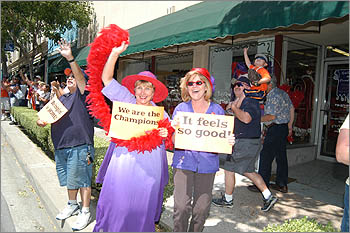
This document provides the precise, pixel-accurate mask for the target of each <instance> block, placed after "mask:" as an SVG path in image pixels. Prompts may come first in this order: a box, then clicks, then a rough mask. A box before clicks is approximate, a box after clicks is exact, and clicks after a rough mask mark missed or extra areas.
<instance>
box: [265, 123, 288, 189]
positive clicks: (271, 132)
mask: <svg viewBox="0 0 350 233" xmlns="http://www.w3.org/2000/svg"><path fill="white" fill-rule="evenodd" d="M287 136H288V124H276V125H273V126H271V127H270V128H269V129H268V130H267V133H266V137H265V139H264V144H263V149H262V150H261V153H260V160H259V174H260V175H261V176H262V178H263V179H264V181H265V184H266V185H267V186H269V184H270V177H271V165H272V162H273V160H274V158H276V163H277V174H276V184H278V185H280V186H286V185H287V183H288V160H287V147H286V143H287Z"/></svg>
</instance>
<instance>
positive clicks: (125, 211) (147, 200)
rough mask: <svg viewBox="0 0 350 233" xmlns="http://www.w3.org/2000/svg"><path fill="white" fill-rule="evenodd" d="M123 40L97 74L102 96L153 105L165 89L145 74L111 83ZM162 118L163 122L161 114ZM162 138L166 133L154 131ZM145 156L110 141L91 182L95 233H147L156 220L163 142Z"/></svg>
mask: <svg viewBox="0 0 350 233" xmlns="http://www.w3.org/2000/svg"><path fill="white" fill-rule="evenodd" d="M126 48H127V44H126V43H125V42H123V43H122V44H121V45H120V46H119V47H115V48H113V49H112V51H111V53H110V55H109V57H108V60H107V62H106V64H105V66H104V69H103V73H102V81H103V84H104V86H105V87H104V88H103V90H102V93H103V94H104V95H105V96H106V97H107V98H109V99H110V100H111V101H120V102H126V103H130V104H139V105H144V106H155V104H154V103H157V102H161V101H163V100H164V99H165V98H166V97H167V95H168V90H167V88H166V87H165V85H164V84H163V83H161V82H160V81H158V80H157V78H156V76H155V75H154V74H152V73H151V72H149V71H143V72H141V73H139V74H137V75H130V76H127V77H125V78H124V79H123V80H122V84H123V85H120V84H119V83H118V82H117V81H116V80H115V79H113V73H114V66H115V63H116V61H117V59H118V57H119V55H120V54H121V53H122V52H123V51H125V50H126ZM164 118H169V116H168V114H167V113H166V112H164ZM158 129H159V136H161V137H163V138H164V139H165V138H167V136H169V135H168V129H167V128H158ZM164 141H165V140H163V143H162V144H160V145H159V146H157V147H156V148H155V149H153V150H152V151H151V152H149V151H144V152H143V153H142V152H140V153H139V152H137V151H131V152H129V150H128V148H127V147H124V146H116V144H115V143H113V142H112V143H111V144H110V146H109V148H108V150H107V153H106V156H105V158H104V161H103V163H102V165H101V168H100V170H99V174H98V177H97V179H96V182H98V183H102V182H103V186H102V190H101V193H100V196H99V200H98V204H97V210H96V225H95V228H94V231H95V232H101V231H103V232H130V231H132V232H141V231H146V232H151V231H155V225H154V223H155V222H156V221H158V220H159V218H160V213H161V207H162V201H163V191H164V187H165V185H166V184H167V182H168V162H167V157H166V150H165V144H164Z"/></svg>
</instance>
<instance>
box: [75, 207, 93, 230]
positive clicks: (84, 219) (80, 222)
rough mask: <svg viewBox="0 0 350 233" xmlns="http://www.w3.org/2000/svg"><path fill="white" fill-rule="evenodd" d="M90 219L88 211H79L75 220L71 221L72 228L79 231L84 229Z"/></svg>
mask: <svg viewBox="0 0 350 233" xmlns="http://www.w3.org/2000/svg"><path fill="white" fill-rule="evenodd" d="M90 221H91V214H90V212H82V211H79V215H78V218H77V221H75V223H73V225H72V230H73V231H80V230H82V229H84V228H85V227H86V226H87V225H88V224H89V223H90Z"/></svg>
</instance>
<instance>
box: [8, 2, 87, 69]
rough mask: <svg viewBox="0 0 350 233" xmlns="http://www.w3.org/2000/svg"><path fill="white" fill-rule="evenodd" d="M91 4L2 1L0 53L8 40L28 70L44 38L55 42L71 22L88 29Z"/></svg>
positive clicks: (69, 27) (70, 26) (68, 27)
mask: <svg viewBox="0 0 350 233" xmlns="http://www.w3.org/2000/svg"><path fill="white" fill-rule="evenodd" d="M91 4H92V3H91V2H89V1H2V2H1V27H2V28H1V37H2V39H3V40H2V44H1V50H2V52H4V51H3V48H4V46H3V41H4V42H5V41H6V40H11V41H13V43H14V45H15V48H16V49H17V50H19V49H20V50H21V53H22V54H23V56H24V57H25V58H26V60H27V61H26V63H27V64H29V66H31V63H32V62H33V59H34V56H35V55H36V54H37V52H38V47H39V45H40V43H42V41H43V39H44V37H46V38H49V39H52V40H54V41H58V40H59V39H60V35H61V34H63V33H64V32H65V31H66V30H67V29H71V28H72V27H73V22H76V24H77V26H78V28H85V27H87V26H88V25H89V23H90V22H91V15H92V14H93V9H92V6H91ZM4 39H6V40H4ZM31 51H33V52H32V53H30V52H31ZM31 74H32V73H31Z"/></svg>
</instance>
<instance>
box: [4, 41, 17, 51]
mask: <svg viewBox="0 0 350 233" xmlns="http://www.w3.org/2000/svg"><path fill="white" fill-rule="evenodd" d="M4 51H7V52H13V51H15V45H14V44H13V42H12V41H7V42H6V43H5V45H4Z"/></svg>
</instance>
